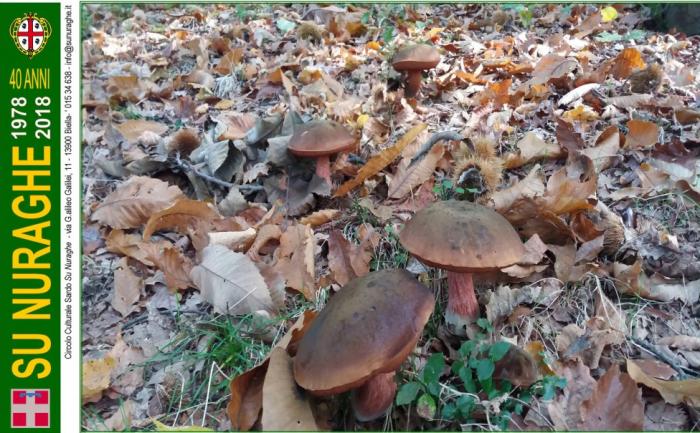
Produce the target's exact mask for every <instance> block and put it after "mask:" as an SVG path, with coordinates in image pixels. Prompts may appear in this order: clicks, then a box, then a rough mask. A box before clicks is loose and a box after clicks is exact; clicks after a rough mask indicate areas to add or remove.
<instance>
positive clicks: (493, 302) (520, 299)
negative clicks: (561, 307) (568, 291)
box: [486, 278, 561, 323]
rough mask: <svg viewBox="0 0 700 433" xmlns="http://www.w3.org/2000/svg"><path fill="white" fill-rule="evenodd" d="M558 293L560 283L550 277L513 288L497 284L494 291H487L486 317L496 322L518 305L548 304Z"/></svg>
mask: <svg viewBox="0 0 700 433" xmlns="http://www.w3.org/2000/svg"><path fill="white" fill-rule="evenodd" d="M560 293H561V283H560V282H557V281H555V280H553V279H551V278H550V279H546V280H544V281H542V282H540V283H539V284H530V285H526V286H523V287H521V288H515V289H512V288H510V287H509V286H499V287H498V288H497V289H496V290H495V291H489V293H488V295H487V296H488V301H487V303H486V318H487V319H488V321H489V322H491V323H498V322H500V321H501V320H503V319H504V318H506V317H508V316H510V314H511V313H512V312H513V310H514V309H515V308H516V307H517V306H518V305H521V304H539V305H548V304H549V303H551V302H552V301H554V300H555V299H556V298H557V296H558V295H559V294H560Z"/></svg>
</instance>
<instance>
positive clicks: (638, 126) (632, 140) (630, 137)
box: [625, 120, 659, 149]
mask: <svg viewBox="0 0 700 433" xmlns="http://www.w3.org/2000/svg"><path fill="white" fill-rule="evenodd" d="M627 129H628V130H629V131H628V132H627V140H626V142H625V149H649V148H651V147H653V146H654V145H655V144H656V143H657V142H658V140H659V127H658V125H657V124H656V123H653V122H648V121H646V120H630V121H629V122H627Z"/></svg>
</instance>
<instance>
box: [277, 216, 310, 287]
mask: <svg viewBox="0 0 700 433" xmlns="http://www.w3.org/2000/svg"><path fill="white" fill-rule="evenodd" d="M315 247H316V241H315V238H314V231H313V230H312V229H311V227H309V226H307V225H304V224H295V225H292V226H289V227H288V228H287V230H286V231H285V232H284V233H282V236H281V237H280V246H279V248H277V250H276V251H275V259H276V263H277V265H276V266H277V268H278V269H279V270H280V272H281V273H282V275H283V276H284V278H285V280H286V284H287V287H291V288H292V289H294V290H296V291H297V292H300V293H302V294H303V295H304V297H306V299H308V300H310V301H313V300H314V299H316V276H315V259H314V249H315Z"/></svg>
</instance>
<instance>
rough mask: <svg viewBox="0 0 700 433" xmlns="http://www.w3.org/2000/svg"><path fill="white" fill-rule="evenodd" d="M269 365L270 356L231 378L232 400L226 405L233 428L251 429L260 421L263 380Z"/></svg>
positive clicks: (240, 429)
mask: <svg viewBox="0 0 700 433" xmlns="http://www.w3.org/2000/svg"><path fill="white" fill-rule="evenodd" d="M268 365H269V358H267V359H265V361H264V362H263V363H262V364H260V365H258V366H256V367H254V368H252V369H250V370H248V371H246V372H245V373H243V374H240V375H238V376H236V377H234V378H233V379H232V380H231V384H230V385H229V388H230V390H231V400H229V403H228V405H227V406H226V412H227V413H228V417H229V419H230V420H231V427H233V429H235V430H238V431H249V430H250V429H252V428H253V426H255V423H256V422H257V421H258V418H259V417H260V411H261V410H262V404H263V402H262V392H263V382H264V380H265V374H266V373H267V368H268Z"/></svg>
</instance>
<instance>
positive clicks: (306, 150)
mask: <svg viewBox="0 0 700 433" xmlns="http://www.w3.org/2000/svg"><path fill="white" fill-rule="evenodd" d="M356 146H357V140H355V137H353V135H352V134H350V133H349V132H348V131H347V130H346V129H345V128H343V127H342V126H341V125H339V124H337V123H335V122H331V121H328V120H313V121H311V122H308V123H305V124H303V125H301V126H299V127H298V128H296V130H295V131H294V135H292V138H291V139H290V140H289V144H288V145H287V148H288V149H289V151H290V152H291V153H292V154H294V155H297V156H301V157H306V158H316V174H317V175H318V176H319V177H320V178H322V179H325V180H326V182H328V183H331V167H330V160H329V156H330V155H334V154H336V153H340V152H345V151H348V150H353V149H354V148H355V147H356Z"/></svg>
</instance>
